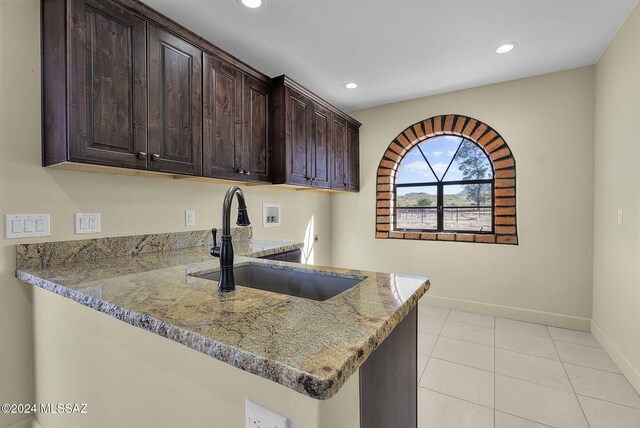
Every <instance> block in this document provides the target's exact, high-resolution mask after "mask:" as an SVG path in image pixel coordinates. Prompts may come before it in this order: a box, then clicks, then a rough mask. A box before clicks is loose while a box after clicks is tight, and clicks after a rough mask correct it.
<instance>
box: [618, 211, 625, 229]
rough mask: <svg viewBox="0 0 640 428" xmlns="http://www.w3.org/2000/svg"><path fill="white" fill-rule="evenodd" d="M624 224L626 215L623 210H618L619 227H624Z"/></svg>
mask: <svg viewBox="0 0 640 428" xmlns="http://www.w3.org/2000/svg"><path fill="white" fill-rule="evenodd" d="M623 222H624V214H623V211H622V208H618V226H622V223H623Z"/></svg>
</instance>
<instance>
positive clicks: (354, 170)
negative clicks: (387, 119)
mask: <svg viewBox="0 0 640 428" xmlns="http://www.w3.org/2000/svg"><path fill="white" fill-rule="evenodd" d="M345 177H346V178H347V180H346V190H347V191H349V192H359V191H360V130H359V127H358V126H356V125H355V124H354V123H351V122H349V123H348V125H347V159H346V167H345Z"/></svg>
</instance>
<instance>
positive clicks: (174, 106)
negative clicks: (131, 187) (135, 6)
mask: <svg viewBox="0 0 640 428" xmlns="http://www.w3.org/2000/svg"><path fill="white" fill-rule="evenodd" d="M148 28H149V29H148V31H149V145H148V148H149V153H148V156H149V169H151V170H155V171H161V172H173V173H178V174H190V175H201V173H202V51H201V50H200V49H198V48H197V47H195V46H193V45H192V44H190V43H187V42H185V41H184V40H182V39H180V38H178V37H176V36H174V35H173V34H171V33H169V32H167V31H165V30H162V29H160V28H158V27H156V26H153V25H149V27H148Z"/></svg>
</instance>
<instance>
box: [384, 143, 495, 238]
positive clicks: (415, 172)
mask: <svg viewBox="0 0 640 428" xmlns="http://www.w3.org/2000/svg"><path fill="white" fill-rule="evenodd" d="M493 196H494V179H493V167H492V164H491V162H490V160H489V158H488V157H487V155H486V153H485V152H484V151H483V150H482V149H481V148H480V147H479V146H478V145H477V144H475V143H474V142H472V141H470V140H468V139H466V138H464V137H458V136H452V135H441V136H436V137H433V138H430V139H428V140H426V141H424V142H422V143H419V144H418V145H416V146H415V147H414V148H413V149H411V151H409V153H407V155H406V156H405V157H404V158H403V159H402V161H401V163H400V165H399V167H398V171H397V173H396V182H395V200H396V204H395V216H394V230H405V231H416V230H417V231H436V232H473V233H493V229H494V220H493V217H494V209H493V200H494V198H493Z"/></svg>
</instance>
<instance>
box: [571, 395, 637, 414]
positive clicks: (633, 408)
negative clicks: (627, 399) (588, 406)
mask: <svg viewBox="0 0 640 428" xmlns="http://www.w3.org/2000/svg"><path fill="white" fill-rule="evenodd" d="M576 395H579V396H581V397H585V398H591V399H592V400H596V401H602V402H604V403H609V404H615V405H616V406H620V407H626V408H627V409H631V410H637V411H638V412H640V408H638V407H633V406H629V405H627V404H620V403H616V402H615V401H609V400H603V399H602V398H598V397H592V396H590V395H587V394H578V393H576ZM578 401H580V400H578Z"/></svg>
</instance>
